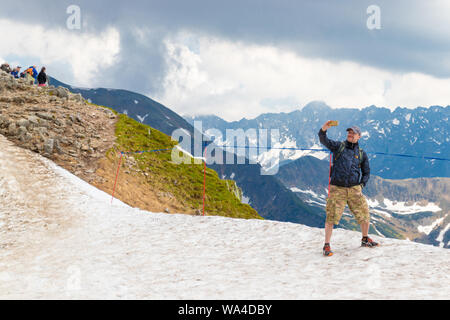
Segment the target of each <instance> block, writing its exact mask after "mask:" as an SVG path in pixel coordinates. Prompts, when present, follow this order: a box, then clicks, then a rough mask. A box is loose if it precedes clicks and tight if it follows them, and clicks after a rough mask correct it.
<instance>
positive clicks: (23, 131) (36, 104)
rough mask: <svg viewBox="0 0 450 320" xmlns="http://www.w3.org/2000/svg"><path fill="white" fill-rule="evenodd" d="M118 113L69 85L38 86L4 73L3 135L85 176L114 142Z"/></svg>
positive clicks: (0, 92)
mask: <svg viewBox="0 0 450 320" xmlns="http://www.w3.org/2000/svg"><path fill="white" fill-rule="evenodd" d="M116 118H117V116H116V115H115V114H114V113H113V112H112V111H111V110H109V109H107V108H104V107H100V106H96V105H92V104H89V103H88V102H86V101H85V100H84V99H83V97H82V96H81V94H73V93H71V92H70V91H69V90H68V89H66V88H63V87H57V88H55V87H54V86H48V87H38V86H35V85H31V84H29V83H27V81H25V80H24V79H15V78H13V77H12V76H11V75H9V74H7V73H6V72H4V71H0V134H3V135H4V136H5V137H7V138H8V140H11V141H13V142H14V143H15V144H17V145H19V146H21V147H23V148H26V149H30V150H32V151H34V152H37V153H39V154H41V155H43V156H45V157H47V158H49V159H51V160H53V161H54V162H55V163H57V164H58V165H61V166H62V167H64V168H65V169H67V170H69V171H70V172H72V173H74V174H75V175H77V176H79V177H80V178H82V179H83V180H86V181H88V182H93V181H94V180H96V179H101V177H98V176H96V175H95V174H94V173H95V171H96V169H97V161H98V160H99V159H100V158H102V157H103V156H104V154H105V152H106V151H107V150H108V149H110V148H111V147H112V146H113V145H114V140H115V136H114V126H115V122H116Z"/></svg>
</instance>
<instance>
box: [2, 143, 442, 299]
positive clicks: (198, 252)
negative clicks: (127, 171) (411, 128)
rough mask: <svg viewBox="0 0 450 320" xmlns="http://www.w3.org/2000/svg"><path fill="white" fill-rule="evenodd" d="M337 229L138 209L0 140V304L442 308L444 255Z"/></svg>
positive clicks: (435, 248)
mask: <svg viewBox="0 0 450 320" xmlns="http://www.w3.org/2000/svg"><path fill="white" fill-rule="evenodd" d="M378 240H380V241H381V242H382V247H380V248H376V249H367V248H360V247H359V241H360V234H359V233H358V232H353V231H347V230H342V229H337V230H335V232H334V236H333V242H332V246H333V249H334V251H335V255H334V256H333V257H331V258H324V257H322V255H321V248H322V242H323V229H316V228H309V227H306V226H302V225H298V224H292V223H282V222H274V221H258V220H241V219H231V218H223V217H216V216H214V217H202V216H188V215H181V214H170V215H169V214H163V213H151V212H145V211H141V210H139V209H135V208H131V207H129V206H127V205H125V204H123V203H121V202H120V201H118V200H114V201H113V204H112V205H111V197H110V196H109V195H108V194H105V193H103V192H101V191H99V190H97V189H95V188H94V187H92V186H90V185H88V184H87V183H85V182H84V181H82V180H80V179H79V178H77V177H75V176H73V175H71V174H70V173H68V172H67V171H65V170H64V169H62V168H60V167H58V166H56V165H55V164H53V163H52V162H50V161H49V160H47V159H46V158H42V157H40V156H39V155H37V154H33V153H31V152H29V151H27V150H23V149H21V148H18V147H16V146H14V145H12V144H11V143H10V142H8V141H7V140H6V139H5V138H4V137H3V136H1V135H0V298H2V299H13V298H25V299H35V298H38V299H41V298H51V299H67V298H69V299H79V298H95V299H108V298H124V299H169V298H170V299H302V298H313V299H314V298H322V299H353V298H356V299H371V298H375V299H382V298H383V299H384V298H386V299H448V298H449V297H450V289H449V288H450V278H449V277H450V267H449V264H448V261H450V252H449V251H448V250H445V249H441V248H437V247H433V246H428V245H421V244H418V243H413V242H409V241H401V240H391V239H380V238H378Z"/></svg>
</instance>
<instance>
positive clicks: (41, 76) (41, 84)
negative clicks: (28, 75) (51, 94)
mask: <svg viewBox="0 0 450 320" xmlns="http://www.w3.org/2000/svg"><path fill="white" fill-rule="evenodd" d="M45 70H46V69H45V67H42V69H41V72H39V74H38V76H37V81H38V85H39V87H44V86H45V85H46V83H47V81H48V77H47V74H46V73H45Z"/></svg>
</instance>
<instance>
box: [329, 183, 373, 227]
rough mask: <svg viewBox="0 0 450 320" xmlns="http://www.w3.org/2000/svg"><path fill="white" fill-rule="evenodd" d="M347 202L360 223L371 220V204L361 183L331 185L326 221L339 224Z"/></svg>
mask: <svg viewBox="0 0 450 320" xmlns="http://www.w3.org/2000/svg"><path fill="white" fill-rule="evenodd" d="M347 204H348V208H349V209H350V211H351V212H352V213H353V215H354V216H355V219H356V221H357V222H358V224H361V223H362V222H369V221H370V214H369V206H368V205H367V200H366V198H365V197H364V195H363V194H362V187H361V186H360V185H358V186H353V187H350V188H346V187H338V186H334V185H331V186H330V194H329V196H328V199H327V206H326V212H327V220H326V222H327V223H334V224H336V225H337V224H339V220H341V217H342V213H344V209H345V206H346V205H347Z"/></svg>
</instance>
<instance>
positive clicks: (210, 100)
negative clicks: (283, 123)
mask: <svg viewBox="0 0 450 320" xmlns="http://www.w3.org/2000/svg"><path fill="white" fill-rule="evenodd" d="M193 38H196V42H195V43H194V44H193V40H192V39H193ZM184 39H189V41H185V40H184ZM165 44H166V48H167V64H168V66H169V68H168V72H167V74H166V77H165V81H164V92H162V93H161V94H160V95H159V96H157V97H156V98H157V99H158V100H159V101H161V102H162V103H163V104H165V105H167V106H169V107H170V108H172V109H173V110H174V111H176V112H178V113H180V114H211V113H214V114H217V115H219V116H221V117H223V118H225V119H227V120H238V119H240V118H242V117H244V116H245V117H255V116H257V115H259V114H261V113H263V112H281V111H283V112H288V111H292V110H293V109H298V108H299V107H300V106H303V105H305V104H306V103H308V102H310V101H312V100H322V101H325V102H326V103H327V104H329V105H330V106H331V107H334V108H338V107H357V108H362V107H365V106H368V105H372V104H375V105H377V106H383V107H388V108H391V109H394V108H395V107H397V106H402V107H409V108H415V107H417V106H424V107H426V106H430V105H436V104H439V105H447V104H449V102H450V91H449V90H448V88H449V87H450V79H448V78H447V79H442V78H435V77H432V76H429V75H426V74H421V73H403V74H401V73H394V72H391V71H386V70H381V69H377V68H374V67H369V66H364V65H361V64H358V63H355V62H350V61H341V62H331V61H328V60H324V59H314V58H305V57H302V56H300V55H298V54H296V53H294V52H292V51H287V50H282V49H281V48H277V47H274V46H262V45H252V44H246V43H241V42H230V41H226V40H222V39H219V38H212V37H208V36H203V35H197V36H195V35H193V34H192V33H186V32H183V33H179V34H178V35H176V36H173V37H171V38H167V39H166V40H165ZM192 47H194V48H195V49H191V48H192ZM267 101H271V102H272V104H271V105H270V103H267ZM293 101H297V102H298V103H297V104H295V103H293Z"/></svg>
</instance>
